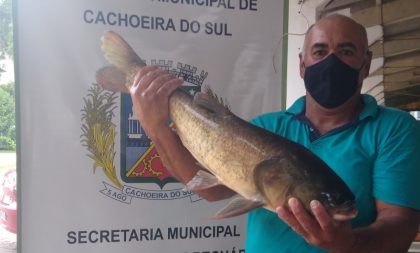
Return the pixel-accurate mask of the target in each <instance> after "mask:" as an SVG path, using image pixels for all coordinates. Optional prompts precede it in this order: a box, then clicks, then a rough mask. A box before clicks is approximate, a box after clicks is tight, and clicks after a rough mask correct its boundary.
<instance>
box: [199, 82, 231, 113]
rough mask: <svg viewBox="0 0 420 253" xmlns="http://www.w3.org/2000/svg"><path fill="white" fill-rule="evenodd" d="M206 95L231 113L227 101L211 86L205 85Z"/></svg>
mask: <svg viewBox="0 0 420 253" xmlns="http://www.w3.org/2000/svg"><path fill="white" fill-rule="evenodd" d="M204 93H206V94H207V96H208V97H209V98H210V99H212V100H214V101H216V102H218V103H219V104H221V105H222V106H223V107H225V108H226V109H227V110H229V111H230V107H229V104H228V103H227V101H226V100H224V99H223V98H222V97H219V96H217V94H216V93H215V92H214V91H213V90H212V89H211V88H210V86H208V85H204Z"/></svg>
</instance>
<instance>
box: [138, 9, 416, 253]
mask: <svg viewBox="0 0 420 253" xmlns="http://www.w3.org/2000/svg"><path fill="white" fill-rule="evenodd" d="M299 57H300V75H301V77H302V78H304V80H305V87H306V91H307V93H306V96H305V97H302V98H300V99H299V100H297V101H296V102H295V104H294V105H292V107H291V108H289V109H288V110H287V111H286V112H275V113H270V114H265V115H262V116H260V117H257V118H256V119H254V120H253V121H252V122H253V123H254V124H256V125H258V126H261V127H264V128H266V129H268V130H270V131H272V132H275V133H277V134H280V135H283V136H285V137H287V138H289V139H291V140H293V141H295V142H298V143H301V144H302V145H304V146H306V147H307V148H308V149H310V150H311V151H312V152H314V153H315V154H317V155H318V156H319V157H321V159H323V160H324V161H325V162H326V163H327V164H328V165H329V166H330V167H331V168H332V169H334V170H335V171H336V173H337V174H338V175H339V176H340V177H342V178H343V180H344V181H345V182H346V183H347V184H348V185H349V187H350V189H351V190H352V191H353V193H354V194H355V196H356V203H357V207H358V209H359V214H358V216H357V217H356V218H355V219H354V220H352V221H336V220H333V219H332V218H331V217H330V216H329V215H328V213H327V211H326V210H325V209H324V207H323V206H322V205H321V204H320V203H319V202H318V201H316V200H314V201H312V202H311V208H312V212H313V215H310V214H309V213H308V212H307V211H305V209H304V208H303V206H302V204H301V203H300V202H299V200H297V199H295V198H291V199H289V201H288V205H287V206H279V207H278V208H277V210H276V211H277V214H275V213H272V212H270V211H267V210H265V209H257V210H255V211H252V212H251V213H250V214H249V219H248V229H247V231H248V234H247V239H246V252H247V253H254V252H292V253H298V252H305V253H306V252H325V251H327V252H340V253H347V252H358V253H362V252H369V253H372V252H382V253H384V252H407V249H408V247H409V246H410V243H411V241H412V239H413V238H414V236H415V234H416V232H417V227H418V224H419V222H418V211H417V210H419V209H420V197H418V196H420V195H419V194H420V187H417V183H418V182H419V179H420V170H419V169H418V164H420V156H419V154H420V130H419V127H418V125H417V124H416V122H415V120H414V118H412V117H411V116H410V115H408V114H406V113H404V112H401V111H398V110H395V109H390V108H385V107H378V106H377V104H376V102H375V100H374V99H373V98H372V97H370V96H367V95H361V94H360V93H361V84H362V80H363V79H364V78H365V77H366V76H367V75H368V73H369V67H370V62H371V57H372V55H371V53H370V52H369V51H368V48H367V36H366V31H365V29H364V28H363V27H362V26H361V25H359V24H357V23H356V22H354V21H353V20H351V19H350V18H347V17H344V16H340V15H333V16H329V17H326V18H323V19H321V20H319V21H318V22H317V23H316V24H315V25H313V26H312V27H311V28H310V29H309V31H308V33H307V36H306V39H305V44H304V50H303V52H302V53H301V54H300V56H299ZM181 84H182V80H178V79H176V78H174V77H173V76H171V75H169V74H168V73H166V72H165V71H162V70H158V69H157V68H156V67H151V66H148V67H145V68H143V69H142V70H140V71H139V73H138V74H137V76H136V79H135V81H134V85H133V87H132V88H131V90H130V93H131V96H132V100H133V104H134V108H135V111H136V114H137V116H138V118H139V120H140V121H141V123H142V126H143V128H144V130H145V131H146V132H147V134H148V136H149V137H150V138H151V139H152V140H153V142H154V143H155V145H156V148H157V149H158V151H159V154H160V156H161V158H162V159H163V161H164V163H165V165H166V166H167V168H168V169H169V170H170V172H171V173H172V174H173V175H174V177H176V178H177V179H178V180H179V181H181V182H184V183H186V182H188V181H189V180H190V179H191V178H192V177H193V176H194V175H195V173H196V172H197V171H198V170H200V168H199V167H198V165H197V164H196V161H195V160H194V158H193V157H192V156H191V155H190V153H189V152H188V151H187V150H186V149H185V148H184V147H183V145H182V143H181V142H180V140H179V139H178V137H177V135H176V134H175V133H174V132H173V131H172V130H171V129H170V128H169V127H168V126H167V124H166V123H165V120H166V119H167V117H168V98H169V96H170V94H171V93H172V92H173V91H174V90H175V89H176V88H177V87H179V86H180V85H181ZM198 194H200V195H201V196H202V197H204V198H206V199H208V200H220V199H223V198H228V197H230V196H232V195H233V194H234V193H233V192H232V191H231V190H229V189H228V188H225V187H222V186H220V187H216V188H212V189H208V190H203V191H200V192H198Z"/></svg>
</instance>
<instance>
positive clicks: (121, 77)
mask: <svg viewBox="0 0 420 253" xmlns="http://www.w3.org/2000/svg"><path fill="white" fill-rule="evenodd" d="M96 82H97V83H98V84H99V85H100V86H101V87H102V88H104V89H105V90H108V91H113V92H124V93H128V92H129V91H128V88H127V86H126V82H127V80H126V75H125V73H124V72H122V71H121V70H119V69H117V68H116V67H114V66H106V67H103V68H100V69H98V70H97V71H96Z"/></svg>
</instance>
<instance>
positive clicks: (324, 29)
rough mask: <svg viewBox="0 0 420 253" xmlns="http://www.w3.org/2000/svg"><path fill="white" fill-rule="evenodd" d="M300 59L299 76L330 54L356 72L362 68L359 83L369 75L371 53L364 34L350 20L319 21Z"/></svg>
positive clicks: (307, 40) (307, 39)
mask: <svg viewBox="0 0 420 253" xmlns="http://www.w3.org/2000/svg"><path fill="white" fill-rule="evenodd" d="M304 47H305V48H304V50H303V52H302V54H300V55H299V57H300V75H301V77H302V78H303V76H304V72H305V67H308V66H311V65H313V64H315V63H317V62H319V61H321V60H323V59H324V58H326V57H327V56H329V55H330V54H335V55H336V56H337V57H338V58H339V59H340V60H341V61H343V62H344V63H346V64H348V65H349V66H351V67H352V68H354V69H360V68H362V69H361V70H360V73H359V84H361V83H362V81H363V79H364V78H365V77H366V76H367V75H368V74H369V67H370V60H371V53H370V52H367V48H366V41H365V38H364V35H363V31H362V30H361V28H360V27H359V26H357V25H356V24H354V23H352V22H349V21H348V20H344V19H340V18H333V19H324V20H321V21H319V22H318V23H317V24H316V25H314V27H312V29H310V31H309V33H308V34H307V36H306V41H305V45H304Z"/></svg>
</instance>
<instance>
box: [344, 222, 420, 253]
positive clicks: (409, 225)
mask: <svg viewBox="0 0 420 253" xmlns="http://www.w3.org/2000/svg"><path fill="white" fill-rule="evenodd" d="M354 233H355V238H356V239H355V243H354V246H353V248H352V250H351V251H349V252H348V253H350V252H351V253H353V252H354V253H355V252H357V253H365V252H366V253H376V252H377V253H394V252H395V253H406V252H407V251H408V248H409V247H410V244H411V242H412V241H413V239H414V237H415V235H416V233H417V222H415V221H414V222H413V220H412V219H410V218H405V217H404V218H402V217H386V218H383V219H381V220H379V221H376V222H375V223H373V224H372V225H370V226H367V227H363V228H357V229H355V231H354Z"/></svg>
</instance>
